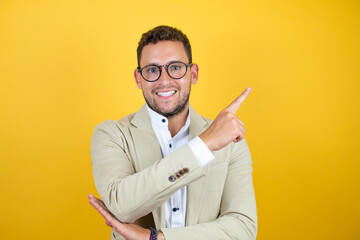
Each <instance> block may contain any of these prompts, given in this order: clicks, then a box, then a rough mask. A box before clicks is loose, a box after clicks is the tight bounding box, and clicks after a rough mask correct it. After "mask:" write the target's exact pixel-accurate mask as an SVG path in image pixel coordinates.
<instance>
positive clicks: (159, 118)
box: [146, 103, 191, 136]
mask: <svg viewBox="0 0 360 240" xmlns="http://www.w3.org/2000/svg"><path fill="white" fill-rule="evenodd" d="M146 108H147V110H148V112H149V115H150V119H151V124H152V125H153V126H154V127H157V128H159V127H160V128H165V127H166V129H168V120H167V118H166V117H164V116H163V115H161V114H159V113H157V112H155V111H154V110H152V109H151V108H150V107H149V105H147V103H146ZM190 114H191V108H190V107H189V114H188V116H187V118H186V122H185V124H184V126H183V127H182V128H181V129H180V131H179V132H178V133H177V134H176V136H178V135H180V134H182V133H184V132H188V130H189V126H190Z"/></svg>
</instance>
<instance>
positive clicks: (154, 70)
mask: <svg viewBox="0 0 360 240" xmlns="http://www.w3.org/2000/svg"><path fill="white" fill-rule="evenodd" d="M158 71H159V69H158V68H157V67H148V68H146V72H148V73H157V72H158Z"/></svg>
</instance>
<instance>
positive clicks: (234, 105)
mask: <svg viewBox="0 0 360 240" xmlns="http://www.w3.org/2000/svg"><path fill="white" fill-rule="evenodd" d="M251 90H252V89H251V87H248V88H247V89H245V91H243V92H242V93H241V94H240V96H238V97H237V98H236V99H235V100H234V101H233V102H232V103H230V105H229V106H227V107H226V108H225V109H224V110H225V111H230V112H232V113H234V114H235V113H236V111H237V110H238V109H239V107H240V105H241V104H242V103H243V102H244V101H245V99H246V97H247V96H248V95H249V94H250V92H251Z"/></svg>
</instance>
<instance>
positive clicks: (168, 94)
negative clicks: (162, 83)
mask: <svg viewBox="0 0 360 240" xmlns="http://www.w3.org/2000/svg"><path fill="white" fill-rule="evenodd" d="M175 93H176V91H168V92H157V93H156V95H158V96H162V97H169V96H171V95H174V94H175Z"/></svg>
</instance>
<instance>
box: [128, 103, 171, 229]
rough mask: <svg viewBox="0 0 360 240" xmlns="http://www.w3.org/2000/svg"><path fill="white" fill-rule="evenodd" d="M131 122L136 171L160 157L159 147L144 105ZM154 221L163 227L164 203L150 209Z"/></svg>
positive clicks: (157, 225)
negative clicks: (152, 209)
mask: <svg viewBox="0 0 360 240" xmlns="http://www.w3.org/2000/svg"><path fill="white" fill-rule="evenodd" d="M131 123H132V124H133V125H134V126H135V127H134V128H131V129H130V131H131V134H132V138H133V141H134V146H135V152H136V157H137V161H136V166H135V168H136V172H138V171H141V170H142V169H144V168H147V167H149V166H151V165H153V164H154V162H155V161H156V160H158V159H162V153H161V148H160V145H159V142H158V139H157V137H156V135H155V132H154V130H153V128H152V125H151V118H150V116H149V113H148V111H147V109H146V105H143V106H142V108H141V109H140V110H139V111H138V112H136V113H135V115H134V118H133V119H132V120H131ZM152 214H153V218H154V222H155V225H156V228H157V229H160V228H164V227H165V224H166V222H165V205H164V204H162V205H161V206H160V207H158V208H156V209H155V210H154V211H152Z"/></svg>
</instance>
